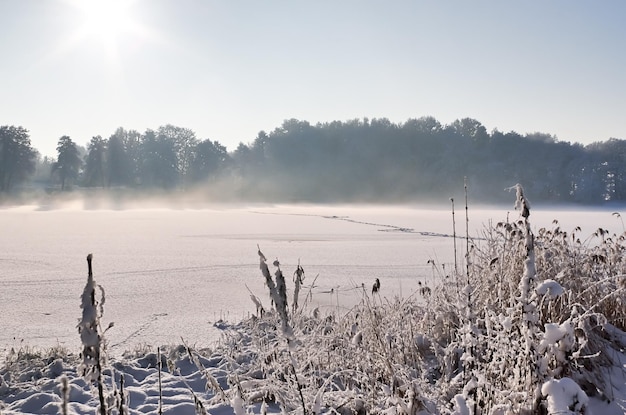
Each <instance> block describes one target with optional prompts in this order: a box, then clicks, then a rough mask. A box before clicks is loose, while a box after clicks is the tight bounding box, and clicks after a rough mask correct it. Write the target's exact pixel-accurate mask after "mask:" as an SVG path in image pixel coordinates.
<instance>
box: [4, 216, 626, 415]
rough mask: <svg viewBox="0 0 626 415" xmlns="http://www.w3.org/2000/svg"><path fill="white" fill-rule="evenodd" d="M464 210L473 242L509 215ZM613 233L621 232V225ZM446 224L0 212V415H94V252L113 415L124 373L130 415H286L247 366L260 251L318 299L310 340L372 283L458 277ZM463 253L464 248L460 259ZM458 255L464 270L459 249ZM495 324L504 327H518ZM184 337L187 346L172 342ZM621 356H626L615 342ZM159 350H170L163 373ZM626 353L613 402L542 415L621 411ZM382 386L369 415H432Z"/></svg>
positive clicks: (412, 284) (316, 406)
mask: <svg viewBox="0 0 626 415" xmlns="http://www.w3.org/2000/svg"><path fill="white" fill-rule="evenodd" d="M470 212H471V220H472V221H473V222H472V223H473V224H474V225H472V232H473V233H474V234H478V233H479V231H478V229H480V228H481V226H482V224H483V223H486V222H487V220H489V219H491V218H494V219H495V220H501V219H502V217H503V216H505V215H506V211H502V210H497V211H493V210H485V211H475V212H472V211H470ZM533 215H534V216H535V217H534V218H532V219H533V221H532V223H533V227H539V226H550V223H551V222H552V220H553V219H554V218H556V217H558V218H559V221H560V226H561V227H562V228H564V229H574V227H575V226H580V225H581V224H582V227H583V228H585V227H588V230H589V231H591V230H593V229H597V228H598V227H599V224H598V223H597V221H598V217H599V216H600V215H599V214H598V212H578V211H576V212H559V213H555V212H533ZM607 218H609V219H605V218H602V226H603V227H605V228H606V227H607V226H606V223H605V222H607V221H610V212H609V213H607ZM568 224H570V226H569V227H568ZM614 225H615V231H616V232H620V231H621V229H619V227H620V226H621V225H620V224H619V223H618V222H616V223H615V224H614ZM618 225H620V226H618ZM450 227H451V225H450V212H448V211H446V210H436V209H417V208H412V207H396V208H380V207H362V208H355V207H345V206H324V207H311V206H255V207H252V208H250V207H235V208H228V209H221V208H213V209H201V210H168V209H162V210H157V209H142V210H120V211H99V210H97V211H85V210H50V211H39V210H35V209H27V208H15V209H5V210H4V211H2V212H1V214H0V228H2V229H3V230H5V231H6V232H5V233H4V234H5V235H10V237H9V238H6V237H5V238H2V239H0V266H1V269H2V272H1V273H0V287H1V289H0V327H3V330H2V331H1V332H0V352H2V353H3V354H4V356H0V359H4V367H3V368H2V369H1V370H0V400H1V402H0V412H1V413H2V414H3V415H6V414H23V413H33V414H44V413H54V414H57V413H61V409H60V408H61V405H62V402H63V395H64V392H63V390H62V384H63V379H66V380H67V385H68V387H67V393H68V394H69V407H68V411H69V412H68V413H71V414H93V413H94V412H95V409H96V408H97V407H98V405H99V403H98V398H97V393H96V392H95V390H94V386H93V384H92V383H88V382H87V381H85V379H83V377H81V376H79V374H78V373H77V368H79V367H80V363H81V361H80V359H79V357H78V353H79V352H80V351H81V336H80V335H79V334H78V332H77V330H76V325H77V322H78V320H79V317H81V312H80V307H79V306H80V299H81V297H80V293H81V290H82V288H83V287H84V285H85V281H86V278H85V277H86V263H85V256H86V254H88V253H91V252H93V253H94V275H95V279H96V281H97V283H98V284H101V285H102V286H103V287H104V288H105V289H106V305H105V307H104V308H105V310H104V314H103V315H102V319H103V321H102V322H101V324H102V325H103V326H104V327H106V326H107V324H109V322H115V325H114V327H113V328H111V329H110V330H108V331H107V332H106V334H105V336H106V339H107V343H108V345H107V354H108V358H109V360H108V362H107V363H108V364H107V366H106V368H105V369H104V371H103V375H104V382H105V384H106V385H107V389H108V391H109V404H110V405H114V404H115V403H116V399H117V403H118V404H119V396H120V394H119V388H120V379H121V375H123V376H124V393H125V396H126V397H127V399H128V407H129V408H130V413H131V414H148V413H153V414H155V413H157V412H158V410H159V406H160V405H162V408H163V411H162V413H164V414H182V415H184V414H196V413H199V412H198V411H199V408H198V402H200V404H201V405H203V406H204V409H205V410H206V412H207V413H210V414H213V415H219V414H224V415H226V414H237V415H239V414H244V413H270V414H271V413H280V412H281V411H282V409H281V407H280V406H279V405H278V404H277V403H276V401H273V400H269V399H263V398H264V396H257V395H256V393H258V391H259V390H260V389H259V388H260V385H261V383H260V380H259V379H257V378H259V376H260V374H259V373H257V372H255V371H256V370H258V366H255V364H253V363H254V361H255V359H256V358H257V357H258V355H259V350H260V349H259V347H261V348H262V347H263V345H262V344H255V341H260V340H258V339H257V340H255V338H256V335H257V334H258V332H256V331H255V330H260V328H259V325H258V324H260V323H258V320H257V319H256V317H253V316H254V315H256V314H257V310H258V309H259V306H261V307H263V305H262V304H261V303H263V302H265V307H264V308H265V309H266V310H268V306H269V298H268V295H267V287H265V286H264V279H263V277H262V274H261V271H260V270H259V262H258V258H257V256H256V252H255V249H257V244H259V246H260V248H261V249H262V250H263V251H264V252H265V253H266V254H268V257H269V258H271V259H270V263H271V262H272V261H273V260H274V258H275V257H276V256H277V255H278V256H279V259H280V267H281V269H283V270H285V271H284V272H285V277H286V279H287V281H288V282H290V275H289V272H290V271H289V272H288V271H286V270H293V269H296V266H297V264H298V263H301V264H302V266H303V268H304V269H305V270H306V280H305V283H304V284H303V285H302V292H301V299H300V300H301V301H300V302H301V303H302V298H303V297H304V296H305V295H307V293H310V294H311V295H312V300H310V303H309V304H308V310H314V309H316V308H317V313H319V314H320V317H319V324H320V330H319V333H322V334H329V333H331V332H332V331H333V330H336V326H335V325H334V324H335V323H336V322H325V321H324V316H326V315H329V313H330V312H331V311H339V312H340V313H339V314H342V313H346V312H348V311H349V310H351V309H352V308H353V307H354V305H355V304H356V303H358V301H359V299H360V298H361V295H360V294H359V293H360V292H361V291H362V286H365V287H367V289H368V290H369V289H370V288H371V283H372V282H373V281H374V279H375V278H380V280H381V291H382V297H379V298H380V302H381V303H382V302H383V301H390V299H391V298H393V297H394V296H396V295H399V296H403V297H411V296H413V297H414V298H415V297H419V296H418V295H416V294H415V293H417V292H418V290H419V288H420V287H421V285H419V284H418V282H419V283H420V284H421V283H424V284H429V283H432V282H433V281H437V280H438V279H440V278H441V275H438V274H436V273H435V272H434V267H433V266H432V265H431V263H429V261H433V262H435V263H437V264H447V267H449V269H453V267H454V258H453V249H452V246H451V245H452V239H451V237H450V235H451V229H449V228H450ZM461 245H463V244H461V243H458V247H459V248H461ZM458 256H459V259H460V258H462V256H463V253H459V254H458ZM314 279H315V284H314V285H313V284H312V281H313V280H314ZM246 287H248V290H246ZM562 290H564V288H563V287H562V286H561V285H560V284H559V283H557V282H556V281H552V280H546V281H543V282H542V283H540V284H539V285H538V286H537V287H536V289H535V292H536V293H537V294H538V295H540V296H549V297H555V296H560V295H561V294H562V293H563V292H562ZM376 301H377V300H376ZM419 301H423V300H419ZM257 302H258V304H257ZM320 310H321V311H320ZM93 312H95V311H93ZM93 312H92V314H93ZM309 314H311V315H313V314H314V313H313V311H309ZM92 317H93V316H92V315H91V314H90V315H88V316H86V317H84V318H85V319H91V318H92ZM270 317H271V316H270ZM312 318H313V317H312ZM499 318H500V321H501V324H502V325H503V326H504V327H505V328H507V329H509V330H510V329H511V327H512V325H513V322H512V320H511V318H510V317H509V316H504V315H500V316H499ZM544 328H545V332H544V333H543V339H542V343H541V344H542V347H544V348H545V349H546V350H548V349H550V350H558V349H559V347H561V344H563V342H564V339H568V338H569V337H571V336H573V328H572V327H571V325H569V322H563V323H547V324H545V326H544ZM263 330H264V331H263V333H265V335H267V330H266V329H263ZM83 333H86V332H85V331H84V332H83ZM280 335H281V333H277V334H276V336H280ZM319 335H320V334H315V333H312V334H311V336H319ZM366 335H367V332H366V331H364V330H362V329H361V328H360V327H358V326H352V327H350V326H349V327H347V329H346V336H347V337H346V338H347V343H348V344H346V345H344V346H342V347H349V348H353V349H356V348H360V347H363V345H364V342H365V340H366V339H364V336H366ZM396 337H397V335H396V333H394V332H393V331H386V332H385V335H384V337H383V341H384V342H387V343H389V344H392V343H393V342H395V341H397V340H396ZM412 338H413V339H414V340H415V342H416V343H418V345H419V346H420V350H424V353H426V351H428V350H430V349H431V348H432V347H433V346H432V345H431V344H429V340H428V338H427V337H424V336H423V335H422V334H420V333H414V334H413V337H412ZM264 339H265V337H264ZM312 339H314V337H308V335H306V336H305V335H303V334H302V332H300V334H299V337H298V338H297V339H296V340H297V342H296V341H294V342H291V343H289V345H288V346H285V351H289V352H290V353H294V354H295V353H304V354H310V355H314V354H315V351H314V350H311V351H308V349H307V344H309V343H312ZM85 340H86V341H87V342H88V343H90V344H91V343H93V342H94V341H95V339H85ZM368 340H369V339H368ZM183 341H185V342H186V345H180V344H181V343H182V342H183ZM264 341H265V340H264ZM622 344H626V341H624V340H623V339H622ZM157 347H159V348H160V349H159V350H160V351H161V352H162V353H163V356H162V369H161V370H159V368H158V366H159V365H158V355H157V353H156V348H157ZM303 349H304V350H303ZM621 353H622V354H621V355H618V356H617V359H618V361H620V362H621V364H622V367H621V369H620V368H619V367H617V368H613V369H611V370H613V380H614V396H613V399H612V401H611V402H610V403H607V402H606V401H604V400H601V399H597V398H594V397H589V398H588V397H587V395H586V394H585V393H584V392H583V391H582V389H581V388H580V387H579V386H578V384H576V382H574V381H573V380H572V379H569V378H566V377H564V378H561V379H550V380H548V381H546V382H545V383H544V384H543V387H542V388H541V392H542V394H543V395H544V396H545V397H546V398H547V401H548V405H549V407H548V410H549V411H550V413H570V412H558V411H569V410H570V409H569V408H570V407H571V408H572V409H573V410H578V409H580V408H581V407H582V406H583V405H585V406H586V407H587V409H588V411H589V412H587V413H588V414H589V413H595V414H596V415H597V414H610V415H614V414H618V413H624V412H623V409H622V408H623V405H624V404H626V386H624V385H625V384H626V382H625V379H624V373H625V371H626V357H624V353H623V349H622V351H621ZM290 361H291V362H293V367H297V368H298V369H297V370H301V369H300V366H301V365H303V364H304V362H302V361H299V360H297V359H295V357H292V360H290ZM233 374H238V375H240V376H241V377H240V378H236V377H234V375H233ZM235 376H237V375H235ZM159 378H160V383H161V387H160V386H159ZM328 381H329V384H328V385H331V384H332V383H333V381H332V380H331V379H330V378H329V379H328ZM328 385H327V386H328ZM292 387H293V386H292ZM385 388H386V389H385ZM385 388H383V391H384V393H381V395H383V396H384V395H386V396H387V397H386V399H387V400H386V401H382V400H381V401H380V402H378V406H377V407H376V408H375V409H378V410H380V412H381V413H383V407H386V408H387V409H385V410H384V412H385V413H402V412H405V411H409V412H410V413H412V414H422V413H424V414H425V413H438V412H434V409H433V408H431V407H428V405H426V406H424V405H419V404H418V403H417V402H418V401H417V400H416V399H417V398H416V396H417V395H418V394H416V393H415V392H414V390H413V389H409V392H410V393H408V394H407V396H409V395H410V396H411V398H410V402H409V403H410V404H409V405H407V404H405V402H404V401H401V400H398V398H397V397H395V396H394V395H393V393H392V388H390V387H388V386H385ZM159 390H162V396H161V397H159V395H160V394H159ZM116 393H117V394H116ZM242 393H243V394H244V396H242ZM325 395H329V392H325V390H324V389H323V388H320V389H319V391H318V393H316V394H315V395H314V398H313V399H312V401H311V402H310V407H311V408H312V409H313V410H314V413H321V412H323V411H329V409H328V405H327V402H328V399H332V398H331V397H329V396H325ZM332 396H333V397H335V398H339V397H340V398H342V399H344V400H345V401H346V402H352V403H353V404H354V405H352V406H350V405H348V407H350V408H352V410H353V411H355V412H354V413H357V412H358V410H359V406H358V405H359V404H358V402H361V404H362V403H363V402H362V401H359V399H360V398H359V397H358V396H357V395H356V394H355V395H350V392H349V391H345V392H344V394H343V395H338V394H337V392H336V391H335V395H332ZM381 399H382V398H381ZM325 400H326V401H325ZM394 400H395V401H394ZM324 402H326V403H324ZM385 402H387V403H388V404H389V405H388V406H385V405H386V403H385ZM393 402H395V403H393ZM414 402H415V404H413V403H414ZM451 402H452V403H453V404H454V405H453V406H450V408H453V409H450V411H451V412H445V411H442V413H458V414H466V413H467V414H469V413H471V412H470V409H471V404H472V403H471V402H470V401H468V400H467V399H466V398H465V397H463V396H462V395H457V396H454V397H453V399H452V401H451ZM338 404H339V403H338ZM412 405H414V406H412ZM619 405H622V408H620V406H619ZM505 408H506V404H504V403H502V405H500V406H498V405H495V406H494V407H493V410H494V413H498V412H496V411H497V410H501V413H506V412H505ZM297 410H298V409H297V408H295V409H293V411H296V412H297ZM620 411H621V412H620ZM301 412H302V411H301V409H300V412H299V413H301ZM571 413H576V412H571Z"/></svg>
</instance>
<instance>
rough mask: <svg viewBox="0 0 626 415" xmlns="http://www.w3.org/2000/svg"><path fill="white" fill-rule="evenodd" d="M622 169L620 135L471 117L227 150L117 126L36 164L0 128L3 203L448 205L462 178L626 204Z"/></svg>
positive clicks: (325, 128) (277, 135) (325, 126)
mask: <svg viewBox="0 0 626 415" xmlns="http://www.w3.org/2000/svg"><path fill="white" fill-rule="evenodd" d="M625 174H626V140H624V139H618V138H610V139H608V140H606V141H597V142H594V143H592V144H588V145H582V144H578V143H570V142H566V141H560V140H559V139H557V138H556V137H554V136H552V135H550V134H545V133H530V134H524V135H522V134H519V133H516V132H514V131H511V132H508V133H503V132H501V131H498V130H497V129H495V130H493V131H492V132H491V133H489V132H488V131H487V129H486V128H485V127H484V126H483V125H482V124H481V123H480V122H479V121H477V120H475V119H472V118H463V119H457V120H456V121H454V122H452V123H451V124H445V125H444V124H442V123H440V122H439V121H438V120H436V119H435V118H433V117H421V118H416V119H409V120H407V121H405V122H403V123H393V122H390V121H389V120H388V119H386V118H373V119H367V118H363V119H354V120H348V121H332V122H326V123H317V124H315V125H312V124H311V123H309V122H307V121H301V120H297V119H289V120H285V121H284V122H283V124H282V125H281V126H280V127H277V128H275V129H274V130H273V131H271V132H265V131H260V132H259V133H258V135H257V137H256V138H254V139H253V140H252V141H251V142H249V143H243V142H240V143H239V145H238V146H237V148H235V149H234V150H232V151H229V150H227V148H226V147H225V146H223V145H222V144H220V142H219V141H214V140H210V139H199V138H198V137H196V134H195V132H194V131H192V130H190V129H188V128H183V127H178V126H173V125H164V126H161V127H159V128H157V129H156V130H153V129H148V130H146V131H145V132H143V133H140V132H138V131H135V130H126V129H124V128H122V127H120V128H118V129H117V130H116V131H115V132H114V133H113V134H111V135H110V136H109V137H108V138H103V137H102V136H95V137H93V138H91V140H90V141H89V142H88V143H87V144H86V146H82V145H80V144H77V143H76V142H75V141H74V140H73V139H72V138H70V137H69V136H63V137H60V138H59V139H58V145H57V156H56V157H42V156H41V155H40V153H39V152H38V151H37V149H35V148H33V147H32V145H31V142H30V137H29V132H28V130H27V129H26V128H24V127H22V126H9V125H5V126H0V197H1V198H2V199H8V198H12V197H14V196H18V195H23V194H44V195H45V194H53V193H58V192H70V191H73V192H76V191H79V190H87V189H89V188H94V189H97V188H100V189H103V190H102V191H104V192H107V191H112V190H115V191H117V192H119V191H123V192H124V191H128V192H132V193H133V194H135V193H137V194H141V193H142V192H146V193H147V192H152V191H155V190H156V191H162V192H169V191H176V192H178V193H184V192H187V191H199V192H201V193H202V192H204V193H205V196H206V198H207V199H209V200H212V201H219V200H224V201H227V200H248V201H268V200H271V201H285V202H377V203H387V202H389V203H397V202H412V201H429V200H442V198H443V200H447V198H449V197H451V196H453V193H454V192H458V189H459V188H462V187H463V183H464V181H465V180H466V181H467V182H468V183H469V184H470V186H469V189H470V195H471V196H472V197H473V198H474V199H475V200H480V201H483V202H486V203H498V202H506V201H507V200H509V199H510V195H509V194H508V192H505V191H504V190H505V189H508V188H511V187H512V186H514V185H515V184H516V183H521V184H522V185H524V187H525V189H526V191H527V192H528V194H531V195H532V196H533V200H535V201H537V202H546V203H580V204H590V205H597V204H602V203H606V202H621V201H624V200H626V180H624V175H625Z"/></svg>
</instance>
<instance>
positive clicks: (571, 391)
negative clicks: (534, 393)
mask: <svg viewBox="0 0 626 415" xmlns="http://www.w3.org/2000/svg"><path fill="white" fill-rule="evenodd" d="M541 393H542V395H543V396H546V397H547V398H548V412H549V413H551V414H576V413H580V411H581V410H582V409H583V408H584V407H585V405H587V403H588V402H589V398H588V397H587V394H586V393H585V392H583V390H582V389H581V388H580V386H578V384H577V383H576V382H574V381H573V380H572V379H570V378H568V377H565V378H561V379H551V380H549V381H547V382H545V383H544V384H543V386H542V387H541Z"/></svg>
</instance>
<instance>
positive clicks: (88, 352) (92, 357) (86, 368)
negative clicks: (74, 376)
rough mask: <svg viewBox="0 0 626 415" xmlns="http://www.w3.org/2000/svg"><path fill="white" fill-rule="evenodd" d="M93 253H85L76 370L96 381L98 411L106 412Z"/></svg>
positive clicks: (101, 302) (100, 314)
mask: <svg viewBox="0 0 626 415" xmlns="http://www.w3.org/2000/svg"><path fill="white" fill-rule="evenodd" d="M92 259H93V255H92V254H89V255H87V270H88V273H87V284H86V285H85V288H84V290H83V294H82V296H81V308H82V309H83V317H82V319H81V321H80V322H79V323H78V333H79V334H80V340H81V342H82V344H83V352H82V358H83V361H82V362H81V364H80V365H79V367H78V372H79V373H81V374H82V376H83V377H84V378H85V380H87V381H88V382H90V381H94V380H95V381H97V383H98V396H99V398H100V413H101V414H102V415H105V414H106V413H107V405H106V401H105V396H104V382H103V380H102V356H101V351H102V350H101V349H102V344H103V339H102V333H101V328H100V317H102V312H103V308H102V305H103V304H104V298H105V297H104V290H103V289H102V287H100V286H98V285H97V284H96V281H95V280H94V278H93V268H92V265H91V261H92ZM96 287H98V288H100V292H101V297H100V301H98V300H97V299H96Z"/></svg>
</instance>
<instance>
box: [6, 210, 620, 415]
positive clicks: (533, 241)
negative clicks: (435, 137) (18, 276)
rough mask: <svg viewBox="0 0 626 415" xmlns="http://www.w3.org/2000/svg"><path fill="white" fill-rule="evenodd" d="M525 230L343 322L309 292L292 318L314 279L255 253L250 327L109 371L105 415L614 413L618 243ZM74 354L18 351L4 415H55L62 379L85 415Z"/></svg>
mask: <svg viewBox="0 0 626 415" xmlns="http://www.w3.org/2000/svg"><path fill="white" fill-rule="evenodd" d="M518 202H520V203H521V206H522V211H524V210H523V209H524V207H523V204H524V203H525V201H524V200H523V199H520V198H518ZM526 208H528V207H526ZM530 212H532V210H530V211H529V213H530ZM531 223H532V214H531V215H522V216H520V218H519V219H515V220H511V221H503V222H500V223H496V224H491V225H487V226H486V227H485V229H484V231H483V233H482V234H481V235H480V237H479V238H474V239H472V240H470V241H469V242H470V244H469V246H470V250H469V253H468V255H467V256H466V258H465V261H464V262H466V263H467V266H465V263H464V264H463V265H464V266H460V267H459V268H458V271H457V272H456V273H453V272H450V267H449V266H448V267H447V269H446V268H445V267H444V266H443V264H439V263H437V261H436V260H433V261H432V266H433V275H434V278H433V280H431V281H430V282H428V283H427V284H424V283H422V284H421V286H420V288H419V289H417V290H416V291H415V292H413V293H412V294H407V295H405V296H386V295H385V287H386V286H385V281H384V280H383V281H382V286H381V289H380V291H378V292H373V291H372V287H371V286H370V285H367V286H365V285H364V286H362V287H360V288H359V289H358V290H356V291H355V295H357V296H358V298H359V299H360V300H357V301H356V305H355V306H354V307H351V308H350V309H348V310H344V309H340V308H323V309H318V308H315V306H314V305H311V303H310V301H309V300H310V297H309V293H308V292H307V288H306V287H302V288H301V290H300V292H299V298H298V307H297V308H295V307H291V305H292V304H293V302H294V300H293V297H290V296H289V295H287V293H285V292H284V291H283V290H284V289H285V288H286V290H287V292H290V293H293V292H294V290H295V280H296V278H295V277H298V278H299V279H301V280H302V279H304V280H305V281H307V282H309V281H311V279H313V278H314V276H313V275H311V274H312V273H313V274H314V273H315V272H316V270H314V269H310V268H308V267H307V274H306V276H305V275H304V270H303V269H302V268H301V267H300V266H298V267H297V268H296V267H294V268H295V269H294V270H291V269H289V270H288V269H287V268H286V267H285V266H283V265H282V264H281V263H280V262H279V260H278V259H276V260H269V261H268V260H267V259H266V257H265V255H263V253H261V252H260V250H259V257H260V265H261V269H260V270H258V271H257V275H256V276H255V277H256V278H259V279H261V280H262V281H265V282H266V283H267V287H266V290H267V291H266V292H261V291H255V292H253V293H252V297H253V301H251V302H250V306H251V308H252V309H257V310H258V314H257V315H255V316H253V317H251V318H246V319H243V320H242V321H240V322H238V323H236V324H232V323H228V322H224V321H220V322H218V323H216V324H215V327H216V328H217V329H219V330H220V331H221V332H222V340H221V341H220V342H219V344H216V345H214V346H213V347H211V348H210V349H196V348H195V346H193V345H187V344H183V345H181V346H176V345H174V346H169V347H166V348H163V349H158V350H157V349H156V348H153V347H151V346H145V347H142V348H139V349H138V350H135V351H132V352H128V353H126V354H125V355H124V356H122V357H118V358H115V359H110V360H109V361H108V363H106V365H105V367H103V368H102V371H101V373H102V375H103V382H102V383H103V385H104V387H105V394H106V396H105V399H106V402H107V405H109V407H111V408H112V413H119V412H123V411H125V410H126V409H127V410H128V411H129V413H137V414H143V413H159V408H162V413H167V414H196V413H205V412H206V413H211V414H237V415H239V414H245V413H259V414H262V413H286V412H288V413H295V414H298V413H299V414H303V413H307V414H318V413H339V414H346V415H347V414H366V413H380V414H408V415H417V414H453V413H454V414H472V413H473V414H508V413H510V414H517V413H553V414H556V413H560V414H565V413H585V414H590V413H595V414H622V413H624V412H625V408H626V386H625V385H626V355H625V348H626V335H625V334H624V328H625V327H624V324H625V323H624V316H625V314H626V313H625V309H626V307H625V302H626V292H625V287H624V275H625V274H626V272H625V270H624V266H625V264H624V261H626V259H625V258H623V250H624V248H625V244H626V241H625V240H624V238H623V235H621V236H619V235H615V234H609V233H608V232H606V231H604V230H601V229H600V230H598V231H596V232H595V233H594V234H592V235H590V236H589V237H588V238H587V239H585V237H584V236H582V235H581V231H579V230H576V231H574V233H567V232H565V231H563V230H561V229H560V228H559V224H558V223H554V224H553V227H552V228H542V229H539V230H537V231H536V232H533V231H532V227H531V226H529V225H530V224H531ZM261 248H263V246H261ZM251 254H254V253H252V252H251ZM265 254H270V252H265ZM271 254H272V255H267V257H268V258H276V256H277V255H280V253H274V252H272V253H271ZM251 256H252V255H251ZM294 262H295V261H294ZM263 265H265V267H264V266H263ZM292 272H293V275H294V278H290V277H291V275H292ZM283 284H286V287H283ZM103 285H105V288H106V283H104V284H103ZM241 288H245V287H241ZM107 293H108V294H110V291H107ZM77 294H78V293H77ZM288 302H290V304H288ZM261 310H262V311H261ZM76 352H78V350H76V351H68V350H67V349H62V348H57V349H53V350H44V351H37V350H32V349H29V348H23V349H17V350H16V349H13V350H12V351H11V352H10V353H9V354H8V356H7V357H6V361H5V363H4V365H3V367H2V369H1V370H0V376H1V377H0V398H1V399H2V401H3V403H4V408H2V409H0V411H1V412H2V413H3V414H11V413H61V408H62V407H63V396H64V395H65V393H64V392H62V390H61V386H62V379H67V385H68V386H67V388H66V389H68V393H67V394H68V396H69V402H68V406H67V408H68V413H76V414H86V413H94V412H95V410H96V408H97V407H98V405H100V402H99V399H98V393H97V392H96V390H97V389H96V388H97V385H96V383H97V382H92V380H91V379H89V378H87V379H85V378H83V377H81V376H80V375H81V373H80V372H77V368H79V367H80V364H81V362H84V356H78V355H76V354H74V353H76ZM122 375H124V385H125V386H124V391H125V392H124V393H121V392H120V379H121V376H122ZM122 396H123V397H126V398H127V399H126V400H125V401H124V402H123V403H122V402H121V399H120V397H122ZM0 408H1V407H0ZM113 408H114V409H113Z"/></svg>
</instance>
